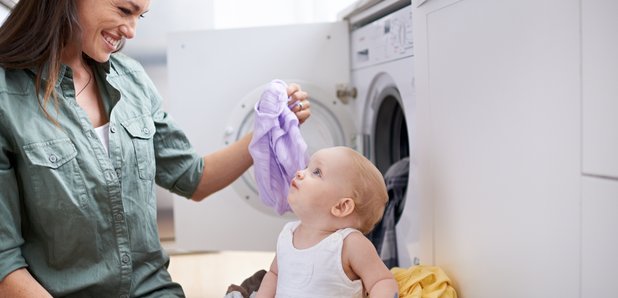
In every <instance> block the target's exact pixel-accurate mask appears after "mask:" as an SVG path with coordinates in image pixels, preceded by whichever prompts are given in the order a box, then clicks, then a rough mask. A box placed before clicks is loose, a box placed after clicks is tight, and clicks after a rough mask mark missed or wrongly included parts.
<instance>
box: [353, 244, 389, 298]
mask: <svg viewBox="0 0 618 298" xmlns="http://www.w3.org/2000/svg"><path fill="white" fill-rule="evenodd" d="M343 249H344V250H345V251H344V253H343V255H344V256H346V259H347V261H349V265H350V268H351V269H352V271H353V272H354V273H355V274H356V275H358V276H359V277H360V279H361V280H362V281H363V286H364V287H365V290H366V291H367V292H368V293H369V297H371V298H377V297H385V298H393V297H397V296H396V294H398V293H399V286H398V285H397V282H396V281H395V278H394V277H393V274H392V273H391V271H390V270H388V268H387V267H386V265H384V262H382V259H380V257H379V256H378V253H377V252H376V249H375V247H374V246H373V244H372V243H371V241H369V239H367V237H365V236H364V235H362V234H361V233H351V234H350V235H349V236H348V237H346V238H345V241H344V246H343ZM345 261H346V260H344V262H345ZM344 266H345V263H344Z"/></svg>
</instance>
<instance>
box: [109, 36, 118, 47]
mask: <svg viewBox="0 0 618 298" xmlns="http://www.w3.org/2000/svg"><path fill="white" fill-rule="evenodd" d="M105 41H107V43H109V44H110V45H112V46H113V47H114V48H115V47H117V46H118V43H119V42H120V40H115V39H113V38H111V37H109V36H106V37H105Z"/></svg>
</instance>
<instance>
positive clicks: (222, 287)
mask: <svg viewBox="0 0 618 298" xmlns="http://www.w3.org/2000/svg"><path fill="white" fill-rule="evenodd" d="M162 244H163V247H164V248H165V249H166V251H167V252H168V254H169V255H170V265H169V268H168V270H169V272H170V275H171V276H172V280H174V281H175V282H177V283H179V284H180V285H181V286H182V287H183V289H184V291H185V295H186V296H187V298H215V297H223V296H225V294H226V292H227V288H228V287H229V286H230V285H231V284H236V285H240V284H241V283H242V282H243V281H244V280H245V279H246V278H248V277H250V276H251V275H253V274H254V273H255V272H257V271H259V270H261V269H264V270H268V268H269V267H270V263H271V262H272V259H273V257H274V256H275V253H274V252H249V251H222V252H204V253H182V252H178V251H175V248H174V243H173V242H172V241H165V242H162Z"/></svg>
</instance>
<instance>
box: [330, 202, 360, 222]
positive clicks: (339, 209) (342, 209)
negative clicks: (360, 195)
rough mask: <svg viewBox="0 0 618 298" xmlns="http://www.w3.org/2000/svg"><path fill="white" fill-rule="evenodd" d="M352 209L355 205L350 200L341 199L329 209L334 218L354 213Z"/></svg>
mask: <svg viewBox="0 0 618 298" xmlns="http://www.w3.org/2000/svg"><path fill="white" fill-rule="evenodd" d="M354 207H356V203H354V200H352V198H341V199H339V201H338V202H337V203H336V204H335V205H334V206H333V207H332V208H331V209H330V213H332V214H333V215H334V216H336V217H346V216H348V215H350V214H352V212H354Z"/></svg>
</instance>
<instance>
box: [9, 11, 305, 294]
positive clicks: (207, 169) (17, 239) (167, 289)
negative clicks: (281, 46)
mask: <svg viewBox="0 0 618 298" xmlns="http://www.w3.org/2000/svg"><path fill="white" fill-rule="evenodd" d="M149 4H150V1H149V0H79V1H77V0H45V1H42V0H20V1H19V2H18V4H17V5H16V6H15V7H14V9H13V11H12V13H11V15H10V16H9V17H8V18H7V20H6V21H5V23H4V25H3V26H2V27H1V28H0V66H1V68H0V185H1V186H2V187H0V239H2V241H0V260H2V261H1V262H0V296H1V297H50V296H54V297H57V296H72V297H83V296H85V297H111V296H115V297H129V296H132V297H133V296H139V297H143V296H149V297H152V296H157V297H158V296H165V297H169V296H179V297H182V296H184V294H183V292H182V289H181V287H180V286H179V285H178V284H176V283H173V282H172V281H171V278H170V276H169V274H168V272H167V264H168V261H169V258H168V256H167V255H166V254H165V253H164V252H163V251H162V249H161V246H160V243H159V239H158V233H157V226H156V214H155V213H156V199H155V190H154V183H155V182H156V183H157V184H159V185H160V186H162V187H164V188H167V189H169V190H171V191H173V192H175V193H178V194H180V195H183V196H186V197H191V198H192V199H193V200H196V201H200V200H202V199H203V198H205V197H207V196H208V195H210V194H212V193H214V192H216V191H218V190H220V189H221V188H223V187H225V186H227V185H228V184H230V183H231V182H232V181H233V180H234V179H236V178H238V177H239V176H240V175H241V174H242V173H243V172H244V171H245V170H246V169H247V168H248V167H249V166H250V165H251V163H252V160H251V156H250V155H249V152H248V150H247V146H248V144H249V142H250V140H251V135H250V134H249V135H247V136H245V137H244V138H242V139H241V140H239V141H238V142H237V143H234V144H232V145H230V146H228V147H227V148H225V149H222V150H221V151H218V152H215V153H213V154H211V155H207V156H205V157H203V158H202V157H199V156H197V155H196V153H195V151H194V150H193V148H192V147H191V145H190V144H189V142H188V140H187V138H186V137H185V135H184V134H183V133H182V131H180V129H179V128H178V127H176V126H175V125H174V123H173V121H172V120H171V119H170V117H169V116H168V115H167V114H166V113H165V112H164V111H163V110H162V108H161V99H160V98H159V96H158V94H157V92H156V90H155V87H154V86H153V84H152V82H151V81H150V79H149V78H148V76H147V75H146V73H145V72H144V70H143V68H142V67H141V66H140V65H139V64H138V63H137V62H135V61H134V60H131V59H130V58H128V57H126V56H124V55H122V54H118V53H115V52H116V51H117V50H118V49H119V48H120V46H121V44H122V43H123V40H124V39H131V38H133V37H134V35H135V28H136V24H137V21H138V19H139V18H140V17H142V15H143V14H144V13H145V12H146V11H147V10H148V6H149ZM288 94H289V95H290V97H291V101H298V102H300V103H301V104H300V105H297V107H296V108H294V110H293V111H294V112H295V113H296V115H297V117H298V118H299V120H300V122H303V121H304V120H306V119H307V118H308V117H309V116H310V111H309V109H308V107H309V103H308V102H307V94H306V93H305V92H303V91H301V90H300V88H299V87H298V86H297V85H291V86H290V88H289V89H288ZM213 108H214V107H213ZM204 228H211V227H204ZM213 228H214V227H213Z"/></svg>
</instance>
